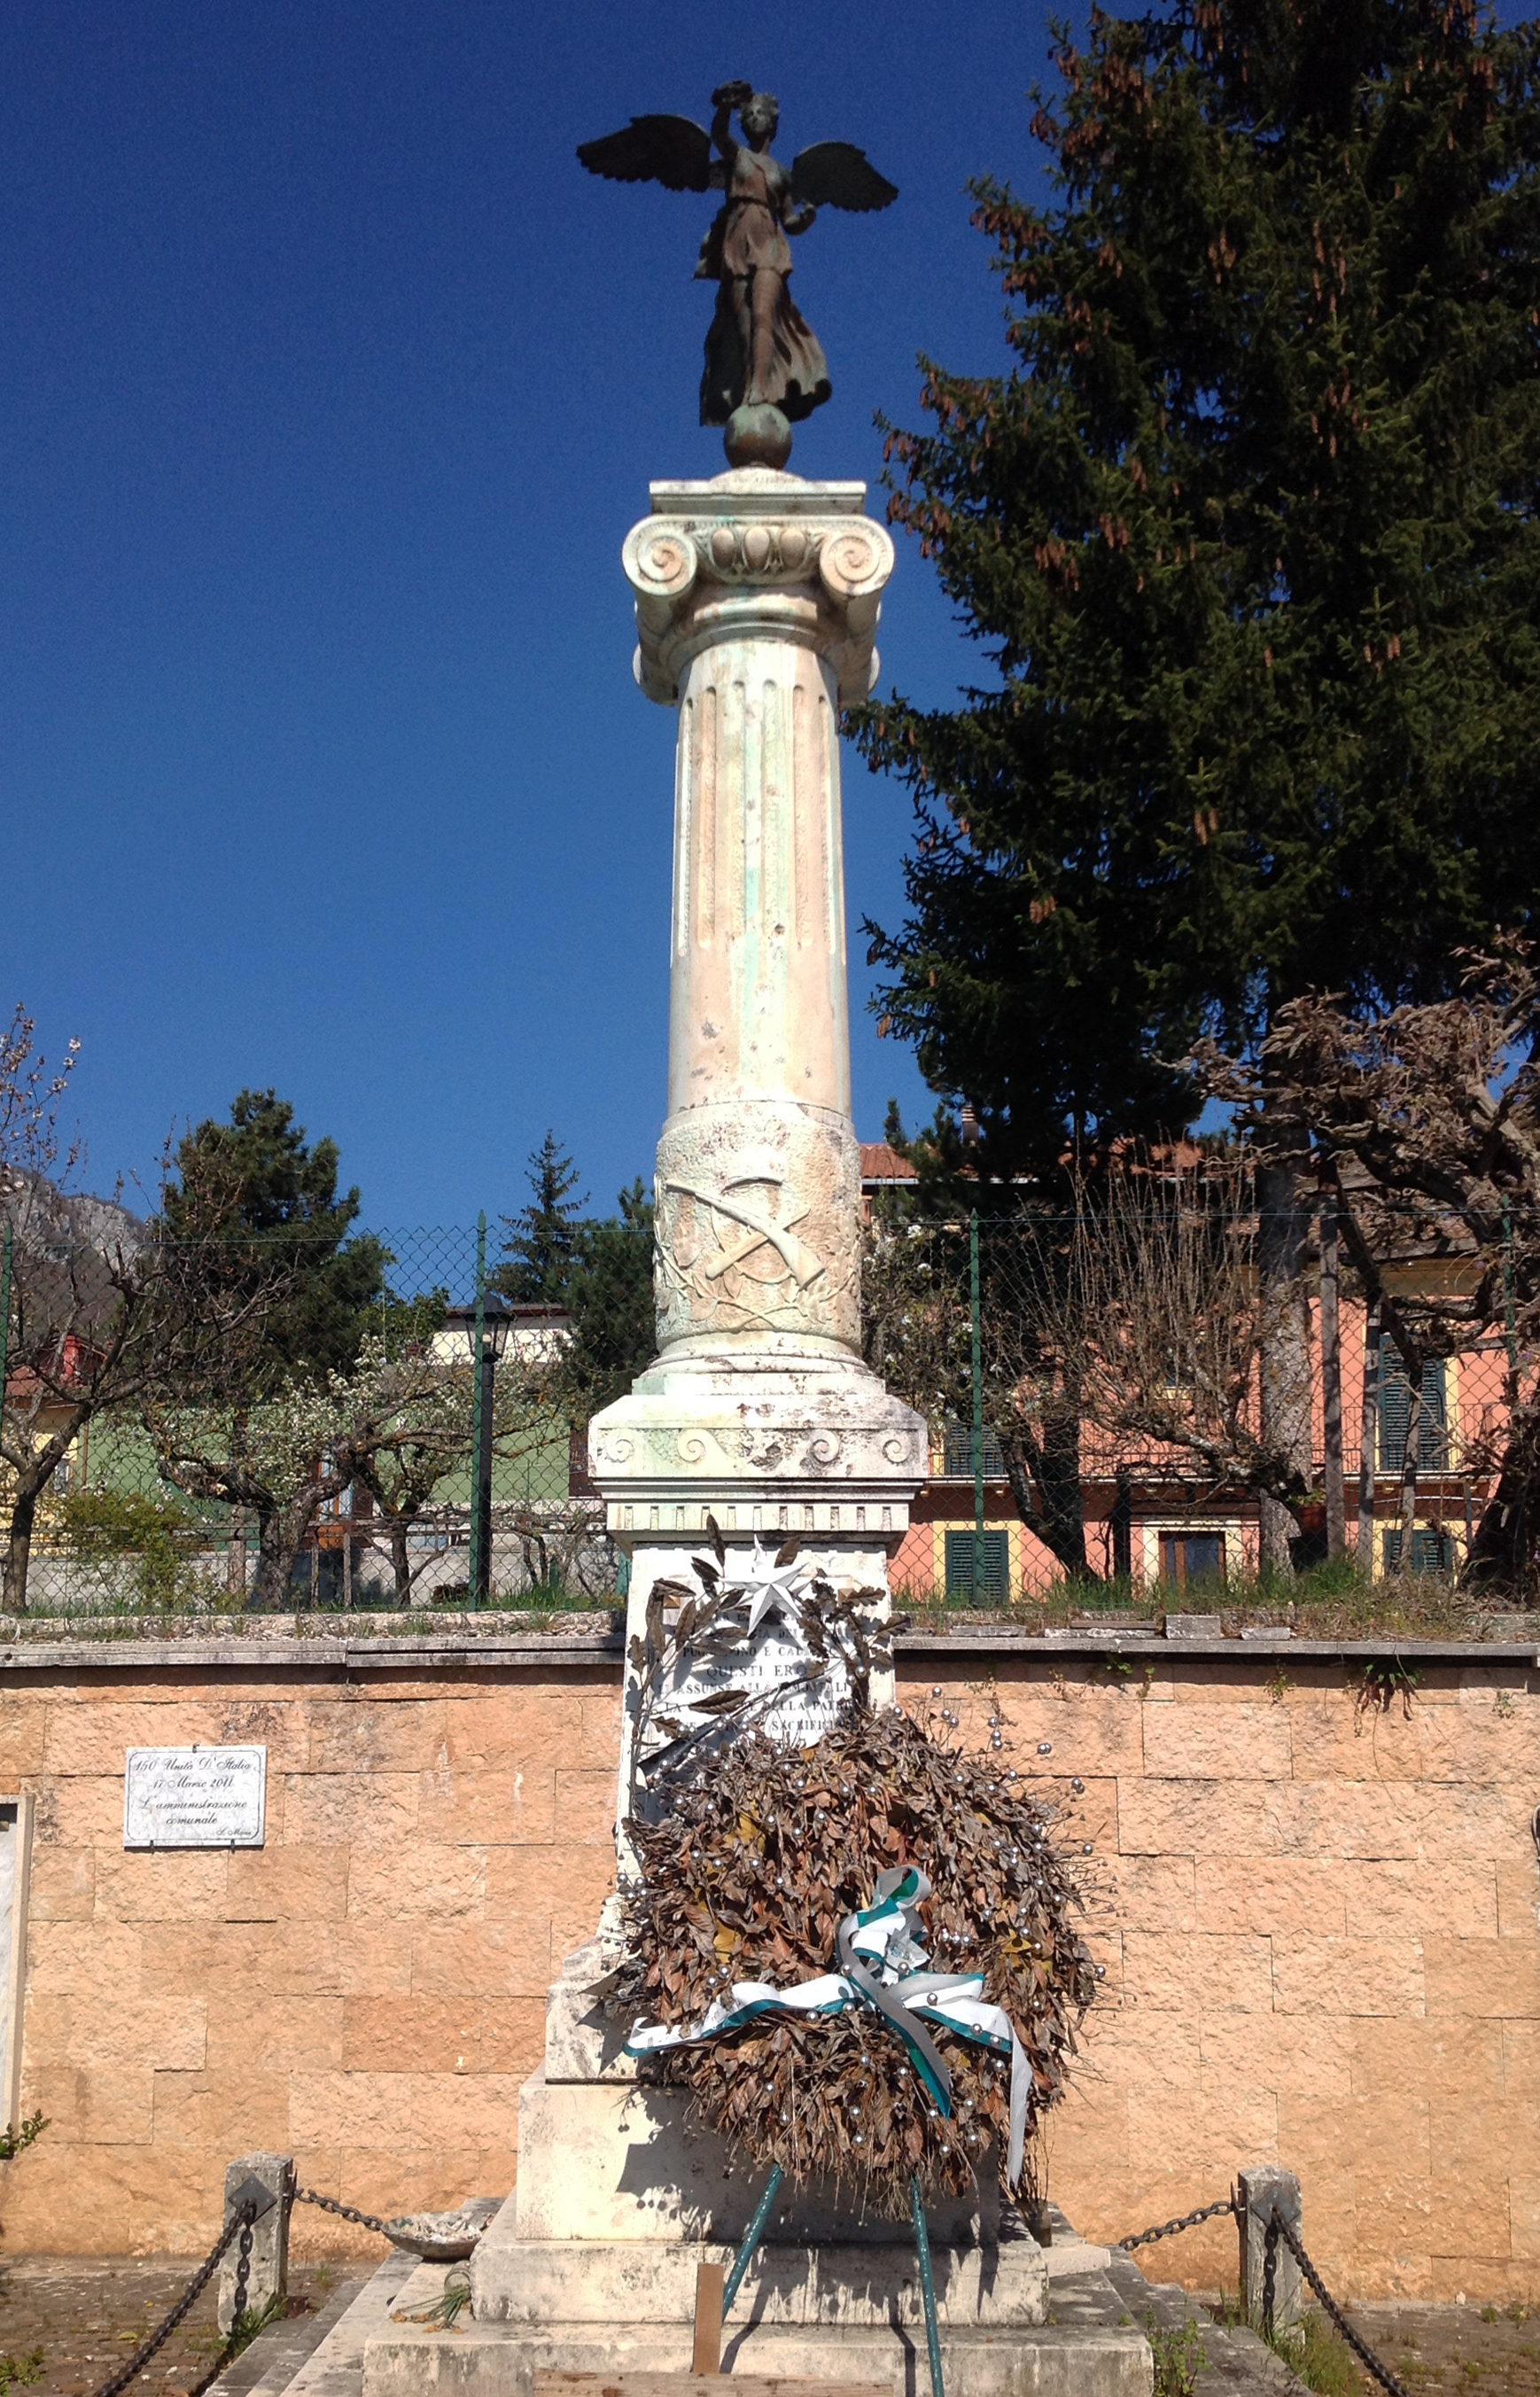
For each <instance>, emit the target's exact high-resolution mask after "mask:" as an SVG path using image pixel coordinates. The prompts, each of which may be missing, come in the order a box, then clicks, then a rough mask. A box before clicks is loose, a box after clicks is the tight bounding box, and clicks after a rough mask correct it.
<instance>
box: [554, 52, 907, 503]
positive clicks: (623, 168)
mask: <svg viewBox="0 0 1540 2397" xmlns="http://www.w3.org/2000/svg"><path fill="white" fill-rule="evenodd" d="M711 99H712V108H713V111H714V114H713V116H712V122H711V130H710V132H709V133H708V132H707V131H706V130H705V128H704V127H703V126H700V125H697V124H696V123H695V122H694V121H693V119H692V118H690V117H688V116H661V115H659V116H634V117H633V118H632V120H631V122H630V124H629V125H628V126H626V127H623V130H622V131H620V132H619V133H609V134H606V135H605V136H604V138H603V139H602V140H600V141H584V142H582V143H580V144H579V148H578V156H579V158H580V160H581V161H582V163H583V166H585V167H587V168H588V170H589V172H590V173H591V174H595V175H607V176H609V177H610V178H611V179H612V180H613V181H617V182H624V183H640V182H657V183H662V184H663V185H664V186H665V188H666V189H667V190H669V191H671V192H706V191H711V190H712V189H714V188H715V189H716V190H718V191H720V192H721V193H722V194H723V195H724V196H723V204H722V207H721V208H720V209H719V210H718V211H717V214H716V221H715V222H714V223H713V224H712V226H711V228H710V230H709V232H708V233H707V234H706V236H705V239H704V241H703V243H702V245H701V255H700V259H699V261H698V263H697V265H696V269H695V272H696V274H697V275H702V276H704V277H706V278H708V279H709V280H711V281H714V282H715V283H716V287H717V288H716V314H715V315H714V316H713V318H712V321H711V327H710V329H709V331H708V332H707V334H706V355H705V369H704V372H703V375H702V378H701V422H702V423H703V424H721V425H725V426H726V428H727V453H728V457H729V459H730V462H731V463H732V464H733V465H735V466H746V465H765V466H777V467H779V466H783V465H784V464H785V462H786V460H787V459H788V458H789V456H790V455H791V427H792V425H793V424H794V423H797V422H800V420H801V419H802V418H803V417H805V416H810V414H811V413H812V411H813V409H814V408H820V407H822V405H823V403H824V400H826V399H827V398H828V396H829V392H830V383H829V370H828V368H827V366H826V365H825V363H824V352H823V349H822V347H821V346H820V343H819V341H818V337H817V335H816V334H815V333H814V332H813V330H812V328H811V327H810V325H809V324H808V323H807V321H806V319H805V318H804V317H803V315H802V314H801V312H800V310H799V309H798V308H797V304H796V302H795V301H794V300H793V299H792V296H791V289H790V276H791V271H792V257H791V248H790V244H789V242H788V239H787V236H788V234H793V235H795V234H802V233H806V231H807V230H808V227H809V226H810V224H811V223H812V221H813V219H814V216H815V214H816V212H817V211H818V209H819V208H848V209H851V210H853V211H856V212H859V213H865V212H868V211H870V210H871V209H874V208H887V207H888V206H889V205H890V204H891V202H892V201H893V200H896V199H897V197H898V189H897V186H896V185H895V184H892V183H890V182H889V181H888V180H887V177H886V176H884V175H879V174H878V173H877V168H876V167H874V166H872V165H871V163H870V161H869V160H868V158H867V156H866V154H865V152H864V150H858V149H857V148H856V146H855V144H854V143H853V142H850V141H816V142H814V143H813V145H812V147H811V148H810V149H808V150H803V151H800V152H798V154H797V157H796V159H795V160H794V161H793V163H792V166H791V168H790V170H789V171H788V170H787V169H786V168H785V167H783V166H781V165H780V164H779V163H778V161H777V160H776V159H774V158H773V157H771V155H770V142H771V141H773V140H774V138H775V132H776V128H777V126H778V124H779V122H780V111H779V109H778V108H777V106H776V103H775V101H774V100H772V99H771V97H770V93H769V92H764V91H755V90H754V89H753V88H752V87H751V86H750V85H748V84H747V83H744V82H741V81H740V82H733V83H725V84H719V85H718V86H717V87H716V90H715V91H714V92H713V93H712V96H711ZM734 116H736V118H737V120H738V130H739V133H740V134H741V135H742V137H743V138H742V140H739V139H737V138H736V137H735V136H734V134H733V131H732V120H733V118H734ZM714 148H715V149H716V153H717V155H716V157H715V158H714V157H713V155H712V151H713V149H714Z"/></svg>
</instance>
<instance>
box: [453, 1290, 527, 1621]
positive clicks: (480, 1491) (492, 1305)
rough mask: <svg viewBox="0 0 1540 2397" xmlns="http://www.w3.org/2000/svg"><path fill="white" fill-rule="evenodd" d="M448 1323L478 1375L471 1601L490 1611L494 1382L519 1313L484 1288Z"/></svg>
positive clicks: (474, 1413)
mask: <svg viewBox="0 0 1540 2397" xmlns="http://www.w3.org/2000/svg"><path fill="white" fill-rule="evenodd" d="M445 1320H446V1322H447V1323H449V1324H453V1325H455V1326H456V1327H457V1328H458V1329H459V1330H460V1331H462V1332H464V1334H465V1339H466V1343H467V1345H468V1346H469V1348H470V1351H471V1364H472V1368H473V1370H474V1371H475V1390H474V1404H473V1407H472V1447H473V1449H474V1451H475V1488H474V1490H473V1493H472V1497H471V1574H470V1584H471V1586H470V1600H471V1604H472V1605H473V1606H485V1605H486V1603H487V1601H488V1600H489V1597H490V1595H491V1587H492V1376H493V1374H494V1373H495V1372H496V1370H497V1360H498V1359H499V1358H500V1357H501V1356H502V1352H503V1350H504V1349H505V1348H506V1347H507V1346H508V1334H509V1332H510V1331H511V1330H512V1328H513V1320H514V1317H513V1309H512V1308H511V1307H510V1306H509V1305H508V1302H507V1300H506V1299H505V1298H503V1297H502V1294H501V1292H498V1291H495V1290H486V1289H480V1288H478V1290H477V1292H476V1303H475V1306H451V1307H449V1309H448V1310H447V1311H446V1316H445Z"/></svg>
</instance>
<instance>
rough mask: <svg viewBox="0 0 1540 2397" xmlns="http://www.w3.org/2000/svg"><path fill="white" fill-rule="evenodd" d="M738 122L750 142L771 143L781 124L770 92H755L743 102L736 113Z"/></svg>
mask: <svg viewBox="0 0 1540 2397" xmlns="http://www.w3.org/2000/svg"><path fill="white" fill-rule="evenodd" d="M738 122H739V124H740V125H741V126H742V127H743V131H744V132H745V133H746V134H747V136H748V138H749V140H750V141H751V142H755V143H758V142H760V141H773V140H774V139H775V128H776V127H777V126H778V125H779V124H780V122H781V110H780V105H779V103H778V102H777V100H776V99H775V96H774V94H773V93H772V92H768V91H757V92H755V93H753V94H752V95H751V96H750V98H749V99H747V100H744V102H743V107H742V108H741V109H740V110H739V111H738Z"/></svg>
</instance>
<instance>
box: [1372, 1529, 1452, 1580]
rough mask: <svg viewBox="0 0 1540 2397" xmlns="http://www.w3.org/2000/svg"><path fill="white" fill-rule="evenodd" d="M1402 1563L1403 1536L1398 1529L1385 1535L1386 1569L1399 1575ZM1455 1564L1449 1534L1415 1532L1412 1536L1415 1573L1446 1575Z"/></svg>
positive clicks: (1387, 1571)
mask: <svg viewBox="0 0 1540 2397" xmlns="http://www.w3.org/2000/svg"><path fill="white" fill-rule="evenodd" d="M1400 1562H1401V1535H1400V1531H1399V1527H1398V1529H1397V1530H1395V1531H1393V1532H1386V1535H1385V1569H1386V1573H1399V1570H1400ZM1453 1563H1454V1543H1453V1540H1452V1539H1451V1538H1450V1535H1449V1533H1447V1532H1426V1531H1414V1532H1413V1534H1412V1570H1413V1573H1449V1572H1450V1571H1451V1570H1452V1568H1453Z"/></svg>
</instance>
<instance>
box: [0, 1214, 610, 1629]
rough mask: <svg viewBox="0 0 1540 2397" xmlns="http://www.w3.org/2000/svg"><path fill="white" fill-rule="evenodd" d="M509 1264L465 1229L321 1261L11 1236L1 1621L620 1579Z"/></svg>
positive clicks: (558, 1387)
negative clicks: (505, 1280) (505, 1278)
mask: <svg viewBox="0 0 1540 2397" xmlns="http://www.w3.org/2000/svg"><path fill="white" fill-rule="evenodd" d="M72 1228H74V1227H72ZM478 1260H479V1279H478ZM499 1278H500V1277H499V1266H498V1261H497V1258H496V1253H495V1250H494V1251H493V1252H492V1253H491V1254H490V1255H488V1253H487V1250H486V1244H485V1239H484V1235H483V1236H480V1237H478V1232H477V1230H476V1228H475V1227H471V1228H460V1227H450V1228H437V1229H418V1230H412V1231H408V1232H399V1231H393V1232H383V1233H379V1234H374V1235H368V1236H366V1237H365V1238H363V1239H355V1240H353V1241H350V1242H348V1243H346V1244H344V1245H343V1246H342V1247H341V1250H337V1249H336V1248H335V1244H332V1245H331V1247H329V1248H328V1251H327V1253H326V1255H325V1256H324V1257H321V1258H316V1257H307V1256H306V1255H305V1253H304V1252H303V1250H302V1248H301V1247H300V1246H299V1244H298V1243H297V1242H288V1241H286V1240H284V1239H275V1240H274V1241H273V1242H272V1243H271V1244H268V1245H266V1246H264V1245H263V1244H262V1243H261V1241H244V1242H240V1243H234V1242H228V1241H226V1242H223V1243H221V1244H215V1243H203V1244H201V1245H200V1246H199V1247H197V1249H196V1250H195V1251H194V1249H193V1248H192V1247H191V1246H190V1244H187V1243H171V1242H166V1241H163V1240H157V1239H155V1237H154V1235H153V1234H150V1233H146V1232H145V1231H144V1229H143V1227H140V1226H134V1227H130V1228H129V1229H127V1230H125V1228H124V1226H123V1225H121V1224H119V1225H113V1226H109V1227H108V1228H107V1230H106V1231H105V1232H104V1233H103V1234H102V1235H100V1236H99V1237H98V1238H97V1239H87V1240H81V1239H78V1238H75V1239H57V1238H56V1239H40V1238H35V1237H34V1238H33V1239H26V1238H25V1237H12V1238H11V1239H9V1240H7V1242H6V1243H5V1246H4V1250H3V1252H0V1300H3V1302H4V1304H3V1306H0V1323H3V1324H4V1345H3V1350H0V1362H3V1373H4V1389H5V1408H4V1418H3V1434H4V1436H3V1439H0V1526H3V1527H4V1528H5V1529H6V1530H7V1531H8V1534H9V1536H8V1541H7V1548H6V1563H7V1588H6V1605H7V1611H9V1612H20V1611H22V1610H23V1608H24V1610H25V1611H26V1612H28V1613H30V1614H55V1613H58V1614H77V1615H79V1614H90V1615H104V1614H105V1615H111V1614H152V1613H154V1614H173V1613H175V1614H199V1613H219V1612H230V1613H237V1612H241V1611H243V1610H246V1609H249V1608H251V1607H254V1606H255V1607H259V1608H265V1609H269V1610H273V1609H280V1608H282V1609H288V1608H294V1609H299V1610H304V1609H321V1610H330V1609H339V1608H366V1609H386V1608H389V1609H395V1608H400V1607H406V1606H443V1605H455V1604H464V1603H466V1602H467V1600H468V1599H472V1600H475V1599H479V1600H482V1601H484V1602H491V1603H493V1604H497V1603H507V1602H511V1601H513V1600H522V1601H523V1602H526V1603H529V1602H531V1601H532V1602H535V1603H542V1602H544V1603H560V1604H565V1603H569V1602H574V1601H575V1602H579V1603H581V1602H584V1601H594V1600H603V1599H605V1598H607V1597H612V1596H613V1593H614V1591H615V1587H616V1579H617V1572H618V1570H619V1567H620V1559H619V1558H618V1556H617V1554H616V1552H615V1550H614V1549H613V1548H612V1547H611V1546H610V1544H609V1541H608V1539H607V1538H606V1537H605V1535H604V1531H603V1510H602V1507H601V1506H600V1505H599V1502H598V1500H597V1497H596V1493H594V1491H593V1489H592V1485H591V1484H589V1483H588V1481H587V1480H586V1476H585V1474H584V1471H583V1465H584V1457H585V1449H586V1433H585V1393H584V1391H583V1387H582V1386H579V1385H577V1384H575V1383H574V1379H573V1375H572V1373H571V1371H570V1351H571V1347H572V1341H571V1332H570V1324H569V1319H568V1317H567V1315H566V1313H565V1310H564V1309H563V1308H562V1307H561V1306H556V1305H550V1304H546V1303H543V1302H541V1301H530V1300H527V1299H526V1300H520V1299H518V1298H517V1297H516V1298H514V1299H513V1300H511V1301H509V1300H505V1299H504V1298H503V1297H502V1292H501V1291H500V1290H499V1288H498V1282H499ZM478 1300H479V1306H478ZM478 1356H479V1358H480V1359H481V1360H482V1361H481V1363H480V1365H479V1366H478V1364H477V1362H476V1359H477V1357H478ZM601 1395H602V1394H601ZM478 1500H479V1501H480V1505H479V1507H478ZM478 1515H479V1518H480V1520H479V1521H478ZM478 1533H479V1534H480V1546H481V1547H482V1550H483V1551H484V1554H483V1555H482V1556H478V1555H477V1553H476V1551H477V1546H478Z"/></svg>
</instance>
